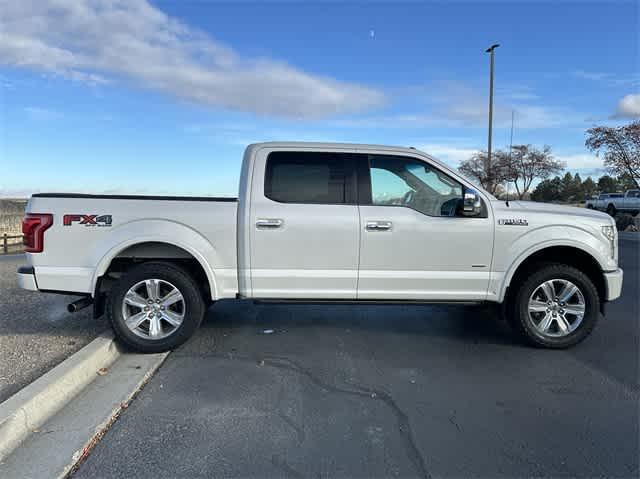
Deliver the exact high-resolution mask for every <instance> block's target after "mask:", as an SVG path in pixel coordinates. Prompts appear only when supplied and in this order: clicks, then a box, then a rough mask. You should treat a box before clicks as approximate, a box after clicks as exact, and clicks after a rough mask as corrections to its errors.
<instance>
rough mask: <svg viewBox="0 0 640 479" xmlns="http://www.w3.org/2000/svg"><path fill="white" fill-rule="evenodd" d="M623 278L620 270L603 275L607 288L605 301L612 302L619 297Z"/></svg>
mask: <svg viewBox="0 0 640 479" xmlns="http://www.w3.org/2000/svg"><path fill="white" fill-rule="evenodd" d="M623 276H624V274H623V272H622V270H621V269H620V268H618V269H617V270H615V271H610V272H607V273H604V281H605V285H606V287H607V301H613V300H614V299H617V298H619V297H620V293H621V292H622V277H623Z"/></svg>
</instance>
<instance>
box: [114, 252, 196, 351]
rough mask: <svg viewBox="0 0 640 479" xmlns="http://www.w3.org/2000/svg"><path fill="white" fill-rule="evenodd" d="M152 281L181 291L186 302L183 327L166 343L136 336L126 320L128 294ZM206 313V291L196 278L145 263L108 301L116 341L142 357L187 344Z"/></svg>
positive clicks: (127, 275)
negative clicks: (141, 354) (124, 306)
mask: <svg viewBox="0 0 640 479" xmlns="http://www.w3.org/2000/svg"><path fill="white" fill-rule="evenodd" d="M148 279H159V280H161V281H166V282H168V283H170V284H171V285H173V286H175V288H177V289H178V290H179V292H180V293H181V294H182V298H183V304H182V305H181V307H183V308H184V310H183V311H182V313H183V315H184V317H183V319H182V323H181V324H180V325H179V326H177V327H175V328H174V329H172V330H171V331H172V332H171V333H170V334H169V335H168V336H166V337H164V338H162V339H150V338H145V337H141V336H139V335H138V334H135V333H134V332H133V331H132V330H131V329H129V327H128V326H127V325H126V323H125V320H124V316H123V301H124V296H125V295H126V294H127V291H129V289H130V288H132V287H133V286H134V285H136V284H138V283H139V282H141V281H145V280H148ZM167 309H168V308H167ZM205 310H206V307H205V301H204V298H203V295H202V291H201V289H200V288H199V287H198V284H197V283H196V281H195V280H194V279H193V277H191V275H190V274H189V273H188V272H187V271H185V270H184V269H182V268H180V267H178V266H176V265H174V264H172V263H165V262H149V263H143V264H141V265H139V266H136V267H134V268H132V269H130V270H129V271H127V272H126V273H125V274H124V275H123V276H122V277H121V278H120V279H119V280H118V282H117V283H116V284H115V285H114V286H113V288H112V289H111V291H110V293H109V296H108V298H107V318H108V319H109V322H110V323H111V327H112V328H113V331H114V333H115V335H116V337H117V338H118V339H119V340H120V341H121V342H122V343H124V344H125V345H126V346H128V347H129V348H131V349H134V350H136V351H139V352H141V353H159V352H164V351H169V350H171V349H173V348H175V347H177V346H179V345H180V344H182V343H184V342H185V341H187V340H188V339H189V338H190V337H191V336H192V335H193V333H194V332H195V331H196V330H197V329H198V327H199V326H200V323H201V322H202V319H203V318H204V314H205Z"/></svg>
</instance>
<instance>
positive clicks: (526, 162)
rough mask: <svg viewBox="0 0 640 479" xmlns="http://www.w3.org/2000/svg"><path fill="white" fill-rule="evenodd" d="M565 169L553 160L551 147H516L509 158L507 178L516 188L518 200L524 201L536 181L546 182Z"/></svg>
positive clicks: (560, 163)
mask: <svg viewBox="0 0 640 479" xmlns="http://www.w3.org/2000/svg"><path fill="white" fill-rule="evenodd" d="M563 169H564V164H563V163H562V162H560V161H557V160H555V159H554V158H553V155H552V154H551V147H550V146H547V145H545V146H544V147H543V148H542V150H540V149H538V148H536V147H534V146H531V145H514V146H513V149H512V151H511V156H510V157H508V158H507V167H506V168H505V170H506V175H505V176H506V178H507V180H508V181H510V182H512V183H513V184H514V186H515V187H516V192H517V194H518V199H522V198H524V197H525V195H527V193H529V190H530V189H531V185H532V184H533V182H534V181H535V180H536V179H540V180H545V179H547V178H549V177H550V176H551V175H554V174H557V173H559V172H560V171H562V170H563Z"/></svg>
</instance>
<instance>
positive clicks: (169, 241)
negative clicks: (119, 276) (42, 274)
mask: <svg viewBox="0 0 640 479" xmlns="http://www.w3.org/2000/svg"><path fill="white" fill-rule="evenodd" d="M136 223H137V224H129V225H126V227H123V228H122V230H121V231H114V233H115V234H114V235H110V237H108V238H107V239H106V240H105V242H104V243H101V244H99V245H97V246H96V248H95V249H94V251H93V253H92V256H93V258H94V260H93V264H96V267H95V270H94V274H93V278H92V284H91V291H93V292H94V295H95V296H96V297H97V295H98V294H99V292H100V288H101V283H102V279H103V278H104V277H105V274H106V273H108V272H109V271H110V268H112V267H113V266H114V264H117V263H118V262H122V261H123V259H127V260H128V261H132V262H138V263H139V262H142V261H152V260H155V261H171V262H178V263H183V264H187V265H188V268H187V269H189V270H190V271H193V272H195V274H196V279H198V278H206V283H205V284H206V286H207V289H208V291H207V293H208V294H209V296H210V299H211V300H216V299H217V298H218V296H219V288H218V285H217V279H216V275H215V271H214V269H213V268H212V267H211V264H210V260H209V259H210V258H214V259H215V258H216V255H217V253H216V251H215V249H214V248H213V246H212V245H211V243H209V242H208V241H207V240H206V239H205V238H203V237H202V236H201V235H199V234H198V233H197V232H195V231H193V230H192V229H190V228H188V227H186V226H184V225H181V224H177V223H175V224H174V223H171V224H169V225H167V224H165V223H166V222H165V221H161V220H160V221H159V220H148V221H141V222H136ZM203 252H204V253H207V254H206V256H205V254H203ZM114 261H115V263H114Z"/></svg>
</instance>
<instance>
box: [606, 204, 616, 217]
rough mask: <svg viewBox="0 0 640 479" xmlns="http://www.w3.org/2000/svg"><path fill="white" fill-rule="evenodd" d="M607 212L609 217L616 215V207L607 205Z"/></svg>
mask: <svg viewBox="0 0 640 479" xmlns="http://www.w3.org/2000/svg"><path fill="white" fill-rule="evenodd" d="M607 214H608V215H609V216H611V217H613V216H615V215H616V207H615V206H613V205H609V206H607Z"/></svg>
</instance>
